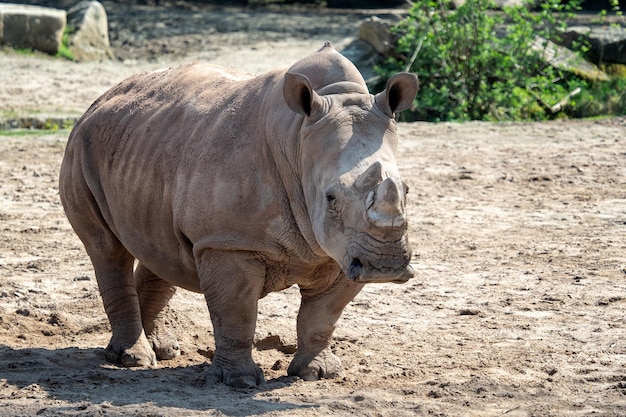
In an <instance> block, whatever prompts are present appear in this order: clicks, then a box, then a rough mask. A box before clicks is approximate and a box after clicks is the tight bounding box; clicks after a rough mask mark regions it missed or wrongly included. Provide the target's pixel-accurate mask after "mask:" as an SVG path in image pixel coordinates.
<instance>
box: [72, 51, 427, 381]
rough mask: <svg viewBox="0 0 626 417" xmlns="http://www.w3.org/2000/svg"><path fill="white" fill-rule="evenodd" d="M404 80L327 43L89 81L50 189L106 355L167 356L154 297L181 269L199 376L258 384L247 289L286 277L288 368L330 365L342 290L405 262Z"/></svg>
mask: <svg viewBox="0 0 626 417" xmlns="http://www.w3.org/2000/svg"><path fill="white" fill-rule="evenodd" d="M416 92H417V78H416V76H415V75H412V74H408V73H400V74H397V75H395V76H393V77H392V78H391V79H390V80H389V82H388V83H387V87H386V89H385V91H383V92H382V93H380V94H378V95H376V96H373V95H371V94H369V93H368V91H367V88H366V86H365V83H364V81H363V78H362V77H361V75H360V74H359V72H358V70H357V69H356V68H355V67H354V66H353V65H352V64H351V63H350V62H349V61H348V60H347V59H345V58H344V57H343V56H342V55H341V54H339V53H338V52H337V51H335V50H334V49H333V48H332V46H331V45H330V44H329V43H327V44H326V45H324V47H323V48H322V49H320V50H319V51H317V52H315V53H313V54H311V55H309V56H307V57H306V58H304V59H302V60H300V61H298V62H296V63H295V64H294V65H293V66H292V67H291V68H289V69H285V68H283V69H277V70H274V71H270V72H267V73H265V74H261V75H258V76H252V75H250V74H246V73H243V72H238V71H234V70H226V69H223V68H218V67H215V66H209V65H204V64H191V65H185V66H181V67H178V68H173V69H169V70H166V71H157V72H152V73H145V74H139V75H136V76H133V77H130V78H128V79H127V80H125V81H123V82H122V83H120V84H119V85H117V86H115V87H113V88H112V89H111V90H109V91H108V92H107V93H105V94H104V95H103V96H102V97H100V98H99V99H98V100H97V101H96V102H95V103H94V104H93V105H92V106H91V107H90V108H89V110H87V112H86V113H85V114H84V115H83V117H82V118H81V119H80V121H79V122H78V123H77V125H76V126H75V128H74V129H73V131H72V133H71V135H70V138H69V141H68V143H67V149H66V152H65V158H64V160H63V165H62V167H61V174H60V194H61V200H62V202H63V206H64V208H65V212H66V214H67V217H68V218H69V220H70V223H71V224H72V226H73V228H74V230H75V231H76V233H77V234H78V236H79V237H80V239H81V240H82V242H83V244H84V245H85V249H86V251H87V253H88V254H89V256H90V258H91V261H92V263H93V266H94V269H95V274H96V278H97V281H98V286H99V289H100V293H101V295H102V300H103V303H104V308H105V310H106V313H107V315H108V318H109V321H110V323H111V328H112V333H113V334H112V337H111V341H110V343H109V345H108V347H107V349H106V357H107V359H108V360H110V361H113V362H117V363H121V364H122V365H125V366H153V365H155V364H156V360H157V359H168V358H172V357H175V356H177V355H178V354H179V352H180V350H179V347H178V342H177V341H176V340H175V339H174V337H172V336H171V334H170V333H169V332H168V331H167V330H166V329H165V327H164V324H165V323H164V322H165V320H164V317H163V316H164V313H163V311H164V309H165V307H166V306H167V304H168V301H169V300H170V298H171V297H172V295H173V294H174V291H175V286H176V287H183V288H185V289H188V290H191V291H196V292H202V293H203V294H204V296H205V298H206V302H207V305H208V308H209V312H210V315H211V321H212V323H213V329H214V333H215V345H216V349H215V355H214V357H213V361H212V366H211V367H210V368H209V369H210V371H209V376H208V377H207V378H208V379H209V380H211V381H222V382H224V383H226V384H229V385H233V386H243V387H247V386H254V385H256V384H260V383H262V382H263V381H264V378H263V373H262V371H261V370H260V369H259V367H258V366H257V365H256V364H255V363H254V361H253V360H252V355H251V353H252V343H253V338H254V332H255V325H256V318H257V303H258V300H259V299H260V298H261V297H263V296H264V295H266V294H267V293H269V292H271V291H279V290H282V289H285V288H287V287H289V286H292V285H294V284H297V285H298V286H299V288H300V290H301V293H302V301H301V307H300V312H299V314H298V322H297V333H298V350H297V352H296V354H295V357H294V358H293V361H292V362H291V364H290V366H289V369H288V373H289V374H290V375H297V376H300V377H302V378H304V379H318V378H330V377H334V376H337V375H340V374H341V373H342V367H341V362H340V361H339V359H338V358H337V357H336V356H335V355H333V354H332V353H331V351H330V348H329V344H330V339H331V336H332V333H333V330H334V327H335V323H336V321H337V319H338V318H339V316H340V315H341V313H342V311H343V308H344V307H345V306H346V305H347V304H348V302H349V301H350V300H352V299H353V297H354V296H355V295H356V294H357V293H358V292H359V290H360V289H361V288H362V287H363V285H364V284H365V283H369V282H405V281H407V280H408V279H409V278H411V277H412V276H413V269H412V268H411V266H410V265H409V261H410V259H411V249H410V248H409V244H408V238H407V220H406V211H405V202H406V197H405V195H406V192H407V187H406V185H405V184H404V183H403V182H402V181H401V180H400V176H399V173H398V168H397V166H396V160H395V153H396V151H397V141H398V138H397V133H396V123H395V120H394V113H396V112H399V111H401V110H404V109H406V108H407V107H409V106H410V105H411V103H412V102H413V100H414V97H415V94H416ZM135 261H137V265H136V267H135V269H134V271H133V265H134V262H135Z"/></svg>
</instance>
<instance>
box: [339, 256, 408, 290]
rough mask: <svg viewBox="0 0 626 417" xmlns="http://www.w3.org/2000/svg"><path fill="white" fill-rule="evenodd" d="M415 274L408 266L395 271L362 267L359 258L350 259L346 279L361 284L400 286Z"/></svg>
mask: <svg viewBox="0 0 626 417" xmlns="http://www.w3.org/2000/svg"><path fill="white" fill-rule="evenodd" d="M414 275H415V272H414V270H413V267H412V266H411V265H410V264H406V265H405V266H403V267H401V268H397V269H393V270H391V269H376V268H373V267H371V265H369V266H365V265H363V262H362V261H361V260H360V259H359V258H354V259H352V262H350V266H349V267H348V273H347V276H348V279H350V280H352V281H355V282H361V283H375V282H378V283H383V282H393V283H397V284H402V283H405V282H407V281H408V280H410V279H411V278H413V276H414Z"/></svg>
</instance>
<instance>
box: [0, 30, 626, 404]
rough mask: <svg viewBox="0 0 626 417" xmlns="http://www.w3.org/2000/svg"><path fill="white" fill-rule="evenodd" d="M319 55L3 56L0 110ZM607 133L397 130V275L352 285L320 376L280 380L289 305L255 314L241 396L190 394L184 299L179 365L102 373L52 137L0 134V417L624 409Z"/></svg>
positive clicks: (625, 164) (203, 361) (60, 104)
mask: <svg viewBox="0 0 626 417" xmlns="http://www.w3.org/2000/svg"><path fill="white" fill-rule="evenodd" d="M220 36H221V35H220ZM234 36H242V35H241V33H238V34H236V35H234ZM241 39H244V38H243V37H242V38H241ZM331 40H335V39H331ZM246 42H248V41H246ZM320 42H321V39H317V38H313V39H289V40H280V41H267V40H256V41H250V42H249V43H241V44H239V46H238V47H237V48H232V47H228V48H227V47H224V48H222V47H219V48H218V49H217V50H215V51H205V52H194V53H190V54H188V55H185V56H183V57H177V56H172V55H165V56H163V57H156V58H154V59H152V58H150V59H143V58H142V59H136V60H130V59H128V60H126V61H114V62H108V63H99V64H95V63H94V64H73V63H69V62H65V61H59V60H55V59H51V58H48V57H45V56H38V55H36V56H22V55H18V54H15V53H12V52H6V51H5V52H2V53H0V68H2V70H1V71H0V102H1V103H8V104H9V106H10V108H11V109H12V111H15V112H22V113H24V114H32V113H33V112H35V111H38V112H48V113H64V114H66V113H67V112H69V111H71V112H74V113H75V114H80V113H81V112H82V111H83V110H84V109H85V108H87V106H88V105H89V104H90V103H91V102H92V101H93V100H94V99H95V98H97V96H98V95H99V94H101V93H102V92H104V91H105V90H106V89H108V88H109V87H110V86H112V85H113V84H115V83H117V82H119V81H120V80H121V79H122V78H124V77H125V76H127V75H130V74H131V73H134V72H137V71H140V70H150V69H155V68H159V67H163V66H171V65H176V64H177V63H179V62H184V61H188V60H193V59H201V60H208V61H211V62H220V63H222V64H225V65H235V66H239V67H243V68H246V69H249V70H252V71H261V70H264V69H266V68H269V67H272V66H274V65H283V64H289V63H290V62H293V61H294V60H296V59H297V58H300V57H301V56H303V55H305V54H307V53H309V52H312V51H313V50H314V49H316V48H318V47H319V46H320V45H321V43H320ZM11 89H12V90H11ZM11 91H12V92H11ZM3 105H6V104H3ZM4 109H5V108H4V107H3V110H4ZM625 132H626V119H625V118H616V119H609V120H604V121H566V122H561V121H557V122H549V123H533V124H521V123H519V124H518V123H515V124H491V123H467V124H451V123H450V124H448V123H446V124H427V123H411V124H401V125H400V134H401V138H402V139H401V148H400V153H399V165H400V167H401V171H402V175H403V177H404V179H405V180H406V182H407V183H408V184H409V185H410V187H411V191H410V194H409V200H410V205H409V210H410V221H411V223H410V237H411V240H412V242H413V246H414V249H415V259H414V261H413V264H414V265H415V266H416V277H415V279H413V280H412V281H410V282H409V283H408V284H406V285H371V286H368V287H366V288H365V290H364V291H363V292H362V293H361V294H360V295H359V296H358V297H357V298H356V299H355V300H354V301H353V302H352V303H351V304H350V305H349V306H348V307H347V308H346V310H345V313H344V315H343V317H342V319H341V320H340V323H339V326H338V329H337V331H336V333H335V337H334V339H333V349H334V350H335V353H336V354H337V355H338V356H339V357H340V358H341V359H342V360H343V363H344V368H345V374H346V376H345V378H343V379H339V380H325V381H319V382H304V381H301V380H298V379H295V378H288V377H286V376H285V375H286V367H287V365H288V364H289V362H290V360H291V357H292V356H293V349H294V346H295V344H296V334H295V318H296V313H297V308H298V303H299V295H298V292H297V290H296V289H295V288H291V289H289V290H286V291H284V292H281V293H276V294H270V295H269V296H268V297H266V298H265V299H263V300H261V302H260V313H259V321H258V328H257V333H256V343H255V346H256V347H255V350H254V352H253V355H254V358H255V360H256V361H257V362H258V363H259V364H260V366H261V367H262V369H263V371H264V373H265V375H266V377H267V378H268V383H267V384H266V385H264V386H262V387H260V388H258V389H252V390H238V389H232V388H229V387H226V386H223V385H218V386H206V385H205V384H204V374H205V372H206V368H207V363H210V357H211V355H212V352H213V349H214V343H213V340H212V329H211V325H210V320H209V316H208V312H207V310H206V305H205V303H204V300H203V297H202V296H201V295H198V294H193V293H189V292H186V291H183V290H181V291H179V292H178V293H177V295H176V296H175V298H174V299H173V302H172V309H171V311H170V313H169V321H170V322H171V326H172V330H173V333H174V334H175V335H176V336H177V337H178V338H179V340H180V342H181V349H182V351H183V354H182V356H180V357H179V358H177V359H176V360H173V361H167V362H161V363H160V365H159V368H158V369H123V368H120V367H117V366H114V365H111V364H109V363H107V362H106V361H105V359H104V349H103V348H104V347H105V346H106V344H107V343H108V339H109V336H110V334H109V325H108V322H107V320H106V316H105V314H104V310H103V308H102V304H101V300H100V296H99V294H98V291H97V284H96V282H95V278H94V277H93V271H92V268H91V265H90V262H89V259H88V258H87V256H86V254H85V253H84V250H83V249H82V246H81V244H80V242H79V240H78V239H77V237H76V236H75V235H74V234H73V232H72V231H71V229H70V226H69V224H68V222H67V220H66V219H65V216H64V214H63V211H62V208H61V206H60V202H59V198H58V187H57V179H58V173H59V166H60V162H61V158H62V153H63V149H64V146H65V142H66V140H67V132H61V133H57V134H49V135H43V136H42V135H34V134H33V135H25V136H3V137H2V139H1V140H0V154H1V155H2V158H0V179H1V180H0V227H2V236H1V239H2V244H1V245H0V409H1V410H2V412H1V414H3V415H12V416H24V415H42V416H68V415H69V416H72V415H75V416H95V415H104V414H106V415H110V416H116V415H138V416H223V415H225V416H248V415H267V416H293V415H297V416H319V415H335V416H343V415H358V416H414V415H439V416H502V415H506V416H587V415H594V416H621V415H625V414H626V340H625V339H624V334H626V324H625V323H624V317H625V314H626V255H625V254H626V241H625V239H624V236H626V151H625V149H626V144H625V143H624V141H625V140H626V139H625V137H626V135H625Z"/></svg>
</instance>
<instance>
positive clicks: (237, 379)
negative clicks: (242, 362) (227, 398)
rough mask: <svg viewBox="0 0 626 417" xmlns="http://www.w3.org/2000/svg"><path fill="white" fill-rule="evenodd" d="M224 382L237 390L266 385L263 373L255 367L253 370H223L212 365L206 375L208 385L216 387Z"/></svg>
mask: <svg viewBox="0 0 626 417" xmlns="http://www.w3.org/2000/svg"><path fill="white" fill-rule="evenodd" d="M220 382H223V383H224V384H226V385H229V386H231V387H235V388H254V387H256V386H257V385H262V384H264V383H265V377H264V376H263V371H262V370H261V368H259V367H258V366H256V365H254V367H253V368H252V369H250V368H248V367H246V368H243V367H234V368H222V367H221V366H219V365H215V364H213V365H211V366H210V367H209V371H208V373H207V375H206V383H207V384H209V385H214V384H217V383H220Z"/></svg>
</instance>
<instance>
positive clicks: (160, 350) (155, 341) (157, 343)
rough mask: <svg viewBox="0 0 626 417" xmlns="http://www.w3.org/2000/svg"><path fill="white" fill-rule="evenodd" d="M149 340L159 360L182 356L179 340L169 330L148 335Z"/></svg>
mask: <svg viewBox="0 0 626 417" xmlns="http://www.w3.org/2000/svg"><path fill="white" fill-rule="evenodd" d="M148 342H149V343H150V344H151V345H152V349H153V350H154V352H155V353H156V357H157V359H159V360H166V359H174V358H176V357H178V356H180V346H179V345H178V341H177V340H176V338H175V337H174V336H172V335H171V334H170V333H169V332H165V334H163V332H159V333H158V334H152V335H149V336H148Z"/></svg>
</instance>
